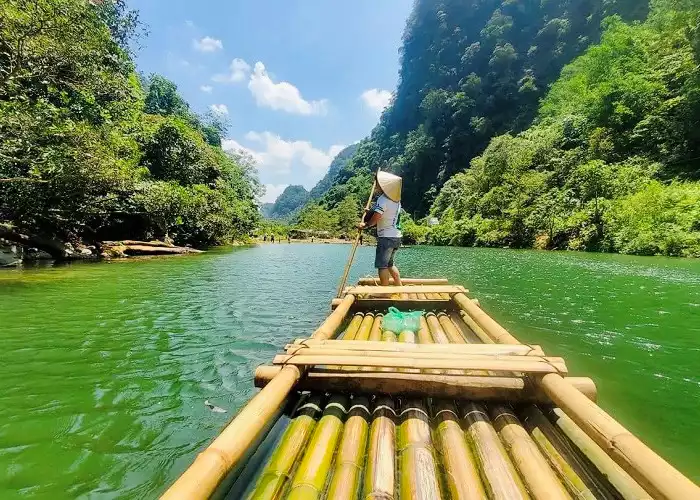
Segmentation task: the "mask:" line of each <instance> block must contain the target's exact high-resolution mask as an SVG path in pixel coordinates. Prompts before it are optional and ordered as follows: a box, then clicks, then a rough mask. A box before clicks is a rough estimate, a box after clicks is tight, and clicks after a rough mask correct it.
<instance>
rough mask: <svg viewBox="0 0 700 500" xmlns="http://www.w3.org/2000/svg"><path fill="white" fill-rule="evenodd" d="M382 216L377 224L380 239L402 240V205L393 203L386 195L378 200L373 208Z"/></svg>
mask: <svg viewBox="0 0 700 500" xmlns="http://www.w3.org/2000/svg"><path fill="white" fill-rule="evenodd" d="M372 210H373V211H375V212H379V213H380V214H382V217H381V219H379V222H377V236H378V237H380V238H401V222H400V218H401V203H398V202H395V201H391V200H390V199H389V198H387V197H386V195H381V196H380V197H379V198H377V202H376V203H375V204H374V207H373V208H372Z"/></svg>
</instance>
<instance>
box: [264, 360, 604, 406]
mask: <svg viewBox="0 0 700 500" xmlns="http://www.w3.org/2000/svg"><path fill="white" fill-rule="evenodd" d="M281 369H282V368H281V367H280V366H264V365H263V366H259V367H258V368H257V369H256V370H255V386H256V387H265V385H266V384H267V383H269V381H270V380H272V378H273V377H274V376H275V375H276V374H277V373H279V371H280V370H281ZM436 371H438V372H439V373H438V374H433V373H431V374H428V373H425V374H415V373H400V372H399V373H391V374H387V373H385V372H380V371H377V370H372V368H367V369H366V370H363V371H362V372H360V373H356V372H354V371H348V372H341V371H320V370H318V369H314V370H310V371H309V372H308V373H307V374H306V376H305V377H304V378H303V379H302V380H301V381H300V382H299V385H298V388H299V390H313V391H324V392H329V393H336V392H337V393H348V394H368V395H373V394H377V393H381V394H390V395H392V396H408V397H417V398H429V397H435V398H446V399H473V400H478V401H481V400H488V401H512V402H523V403H551V400H550V399H549V397H548V396H547V395H546V394H544V393H543V392H542V391H541V390H540V389H538V388H537V387H535V386H533V385H532V384H529V383H526V382H525V381H524V380H523V379H522V378H517V377H476V376H464V375H444V374H443V372H444V370H436ZM568 380H570V383H571V384H572V385H573V386H574V387H576V388H577V389H578V390H580V391H581V392H582V393H583V394H585V395H586V396H587V397H589V398H591V399H595V397H596V387H595V384H594V383H593V381H592V380H591V379H589V378H586V377H570V378H569V379H568Z"/></svg>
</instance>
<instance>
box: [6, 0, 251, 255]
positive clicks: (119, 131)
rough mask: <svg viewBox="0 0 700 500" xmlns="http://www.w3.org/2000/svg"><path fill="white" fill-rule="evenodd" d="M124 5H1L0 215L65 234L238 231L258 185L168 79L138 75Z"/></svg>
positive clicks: (130, 18) (206, 240)
mask: <svg viewBox="0 0 700 500" xmlns="http://www.w3.org/2000/svg"><path fill="white" fill-rule="evenodd" d="M138 31H139V29H138V20H137V15H136V13H135V12H132V11H129V10H127V9H126V7H125V2H123V1H116V2H104V3H100V4H99V5H97V6H95V5H92V4H90V3H88V2H86V1H82V0H33V1H29V0H7V1H4V2H3V3H2V4H1V5H0V138H1V140H0V222H7V223H11V224H12V225H14V226H15V227H16V228H17V229H18V230H21V231H27V232H31V233H37V234H40V235H43V236H46V237H50V238H57V239H60V240H71V241H77V240H82V241H87V242H93V241H99V240H105V239H117V238H125V237H128V238H151V237H156V238H163V237H170V238H173V239H174V240H175V241H177V242H179V243H189V244H197V245H202V244H213V243H220V242H224V241H227V240H230V239H234V238H241V237H245V236H246V235H247V234H248V232H249V231H250V230H251V229H252V227H253V226H254V224H255V222H256V220H257V217H258V212H257V209H256V207H255V204H254V199H255V196H256V195H257V194H258V191H259V185H258V183H257V180H256V178H255V176H254V175H253V174H254V172H255V170H254V169H253V168H252V166H251V165H250V164H248V163H247V162H246V161H245V159H241V158H238V157H235V156H231V155H229V154H226V153H225V152H224V151H223V150H222V149H221V147H220V144H221V136H222V134H223V133H224V131H225V124H223V123H221V122H220V121H219V120H217V119H215V117H212V116H209V117H199V116H197V115H195V114H194V113H192V112H191V111H190V110H189V107H188V105H187V104H186V103H185V102H184V100H183V99H182V98H181V97H180V96H179V94H178V93H177V89H176V87H175V85H174V84H173V83H172V82H169V81H168V80H166V79H164V78H162V77H159V76H151V77H149V78H147V79H139V78H138V76H137V75H136V73H135V71H134V65H133V62H132V60H131V57H130V53H129V43H130V42H131V41H133V36H134V35H135V34H137V33H138Z"/></svg>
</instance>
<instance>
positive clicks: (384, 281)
mask: <svg viewBox="0 0 700 500" xmlns="http://www.w3.org/2000/svg"><path fill="white" fill-rule="evenodd" d="M379 284H380V285H382V286H389V285H390V284H391V272H390V271H389V270H388V269H380V270H379Z"/></svg>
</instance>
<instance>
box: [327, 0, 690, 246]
mask: <svg viewBox="0 0 700 500" xmlns="http://www.w3.org/2000/svg"><path fill="white" fill-rule="evenodd" d="M699 13H700V3H698V1H697V0H670V1H662V0H654V1H652V2H651V4H650V5H649V4H647V3H646V2H637V1H602V0H597V1H593V0H592V1H585V2H584V1H565V0H561V1H559V0H551V1H547V2H539V1H524V2H514V1H511V0H505V1H497V0H490V1H489V0H473V1H472V0H443V1H437V2H436V1H428V0H417V2H416V4H415V7H414V11H413V13H412V15H411V17H410V19H409V21H408V25H407V28H406V32H405V34H404V44H403V48H402V51H401V71H400V81H399V86H398V88H397V90H396V92H395V95H394V99H393V103H392V104H391V105H390V107H389V108H387V110H386V111H385V112H384V114H383V115H382V118H381V120H380V123H379V125H377V127H376V128H375V129H374V130H373V131H372V134H371V136H370V137H369V138H367V139H365V140H364V141H362V142H361V143H360V146H359V148H358V150H357V152H356V153H355V154H354V156H353V157H352V158H351V160H350V161H349V162H348V164H347V165H345V166H344V167H343V168H342V169H341V170H340V171H339V172H338V174H337V175H336V177H335V181H334V184H333V186H331V188H330V189H329V190H328V192H327V193H326V194H325V195H324V197H322V199H321V203H322V204H323V206H325V207H327V208H329V209H331V208H333V207H335V206H337V204H338V203H340V201H341V200H343V198H344V197H345V196H347V195H349V194H352V195H353V196H355V197H356V198H358V199H363V197H364V196H365V195H366V194H363V193H367V191H368V190H369V186H370V184H371V177H372V172H373V171H374V170H375V169H376V168H377V167H378V166H381V167H383V168H389V169H390V170H392V171H394V172H396V173H399V174H401V175H402V176H403V177H404V196H403V205H404V207H405V209H406V210H407V211H409V213H411V214H412V215H414V217H423V216H426V215H430V216H432V217H437V218H438V219H439V221H440V224H439V225H438V226H436V227H432V228H430V229H428V228H427V226H426V225H425V224H418V225H411V226H410V227H411V229H410V231H409V233H410V234H411V236H410V239H411V240H414V239H416V240H418V241H427V242H430V243H434V244H453V245H482V246H509V247H532V246H535V247H538V248H557V249H580V250H603V251H620V252H627V253H638V254H657V253H660V254H667V255H698V254H700V244H699V241H700V220H699V219H698V215H697V209H696V208H695V207H696V206H698V205H699V204H700V198H698V188H697V184H695V183H694V182H695V181H696V180H698V179H700V168H699V167H698V161H699V160H698V159H699V158H700V128H699V127H698V122H699V119H700V81H699V79H698V78H699V76H700V74H699V73H698V64H699V63H700V27H699V19H700V17H699ZM645 19H646V20H645ZM567 63H570V64H568V66H565V65H566V64H567ZM422 222H425V220H424V219H423V220H422Z"/></svg>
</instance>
